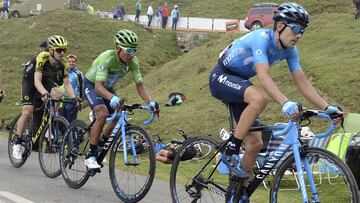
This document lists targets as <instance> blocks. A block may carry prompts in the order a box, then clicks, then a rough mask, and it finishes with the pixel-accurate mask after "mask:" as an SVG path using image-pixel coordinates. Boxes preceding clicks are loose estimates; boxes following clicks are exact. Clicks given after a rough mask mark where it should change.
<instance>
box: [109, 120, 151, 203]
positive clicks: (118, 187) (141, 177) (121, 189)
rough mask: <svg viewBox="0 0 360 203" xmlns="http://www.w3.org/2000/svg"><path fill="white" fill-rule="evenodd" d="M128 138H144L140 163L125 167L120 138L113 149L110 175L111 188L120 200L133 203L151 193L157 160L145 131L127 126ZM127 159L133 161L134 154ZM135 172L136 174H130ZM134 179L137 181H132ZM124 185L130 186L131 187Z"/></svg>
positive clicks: (130, 154) (133, 126) (139, 154)
mask: <svg viewBox="0 0 360 203" xmlns="http://www.w3.org/2000/svg"><path fill="white" fill-rule="evenodd" d="M126 136H127V137H129V136H133V137H135V138H134V139H137V140H139V139H140V138H142V140H143V142H142V143H143V147H144V148H143V149H142V150H141V152H139V153H138V154H137V156H138V159H139V161H140V163H139V164H138V165H124V162H123V156H124V155H123V152H121V151H119V150H118V147H119V145H120V143H121V142H122V138H121V136H118V137H117V138H116V140H115V142H114V144H113V146H112V148H111V153H110V162H109V174H110V182H111V186H112V188H113V190H114V192H115V194H116V195H117V196H118V198H119V199H121V200H122V201H124V202H129V203H132V202H138V201H140V200H141V199H143V198H144V197H145V195H146V194H147V193H148V192H149V190H150V187H151V185H152V183H153V181H154V177H155V169H156V160H155V152H154V148H153V144H152V141H151V139H150V137H149V135H148V134H147V132H146V131H145V130H144V129H142V128H141V127H139V126H136V125H127V126H126ZM127 158H128V160H129V161H130V160H133V155H132V153H128V157H127ZM145 167H148V168H146V169H145ZM133 172H134V173H135V174H129V173H133ZM122 178H125V180H123V179H122ZM132 178H134V179H135V180H131V179H132ZM140 181H141V183H140ZM122 184H129V185H128V186H129V187H127V186H126V185H122Z"/></svg>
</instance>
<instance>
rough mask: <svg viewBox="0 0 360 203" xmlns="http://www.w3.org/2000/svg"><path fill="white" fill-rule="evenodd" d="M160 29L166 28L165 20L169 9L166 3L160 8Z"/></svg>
mask: <svg viewBox="0 0 360 203" xmlns="http://www.w3.org/2000/svg"><path fill="white" fill-rule="evenodd" d="M161 13H162V26H161V27H162V28H164V29H165V28H166V24H167V20H168V17H169V7H168V5H167V3H164V6H163V7H162V12H161Z"/></svg>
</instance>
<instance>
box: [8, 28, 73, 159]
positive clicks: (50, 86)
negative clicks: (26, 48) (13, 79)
mask: <svg viewBox="0 0 360 203" xmlns="http://www.w3.org/2000/svg"><path fill="white" fill-rule="evenodd" d="M47 45H48V49H49V50H48V51H43V52H40V53H39V54H38V55H37V56H36V65H35V73H34V86H35V88H36V90H37V91H36V92H35V95H34V101H33V103H34V107H35V108H37V107H39V106H41V104H42V102H44V101H46V100H48V99H49V98H50V97H51V98H54V99H60V98H62V96H63V93H62V91H61V90H60V89H59V86H60V85H62V84H64V87H65V89H66V92H67V93H68V95H69V97H70V98H73V99H74V100H75V101H76V102H77V104H78V101H77V98H76V97H75V94H74V91H73V89H72V86H71V84H70V81H69V79H68V65H67V61H66V59H65V58H64V54H65V52H66V50H67V46H68V43H67V40H66V39H65V38H64V37H62V36H59V35H53V36H51V37H49V38H48V40H47ZM34 122H36V121H34ZM21 142H22V139H21V135H17V139H16V141H15V144H14V145H13V157H14V158H16V159H22V153H21V152H22V151H23V150H22V149H21V148H22V147H23V146H21Z"/></svg>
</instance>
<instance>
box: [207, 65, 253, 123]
mask: <svg viewBox="0 0 360 203" xmlns="http://www.w3.org/2000/svg"><path fill="white" fill-rule="evenodd" d="M250 86H253V84H252V83H251V82H250V81H249V80H247V79H244V78H242V77H240V76H237V75H235V74H232V73H231V72H230V71H228V70H226V69H225V68H224V67H223V66H221V65H219V64H217V65H216V66H215V68H214V69H213V70H212V72H211V74H210V78H209V87H210V92H211V95H212V96H213V97H215V98H217V99H218V100H221V101H223V102H224V103H226V104H229V106H230V108H231V109H232V111H233V114H234V118H235V120H236V123H238V122H239V119H240V116H241V114H242V112H243V111H244V109H245V108H246V107H247V105H248V104H247V103H246V102H245V101H244V94H245V90H246V89H247V88H248V87H250ZM259 124H260V121H259V119H257V120H256V121H255V123H254V124H253V126H259Z"/></svg>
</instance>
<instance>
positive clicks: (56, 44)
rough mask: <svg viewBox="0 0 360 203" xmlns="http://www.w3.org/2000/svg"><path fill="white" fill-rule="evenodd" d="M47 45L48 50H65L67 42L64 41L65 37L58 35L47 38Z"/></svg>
mask: <svg viewBox="0 0 360 203" xmlns="http://www.w3.org/2000/svg"><path fill="white" fill-rule="evenodd" d="M47 44H48V46H49V48H50V49H56V48H62V49H66V48H67V46H68V42H67V40H66V39H65V37H62V36H60V35H53V36H51V37H49V38H48V40H47Z"/></svg>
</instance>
